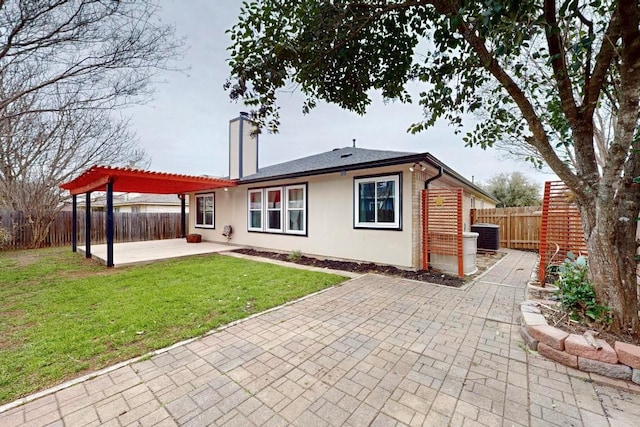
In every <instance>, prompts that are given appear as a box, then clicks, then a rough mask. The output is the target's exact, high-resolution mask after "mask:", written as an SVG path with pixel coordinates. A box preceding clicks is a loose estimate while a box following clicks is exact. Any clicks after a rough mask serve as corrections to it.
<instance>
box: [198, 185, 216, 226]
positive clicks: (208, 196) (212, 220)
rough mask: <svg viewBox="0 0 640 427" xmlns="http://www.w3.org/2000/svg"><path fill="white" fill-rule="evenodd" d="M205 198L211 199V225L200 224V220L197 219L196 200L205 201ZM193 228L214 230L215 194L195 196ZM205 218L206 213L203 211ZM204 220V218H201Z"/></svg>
mask: <svg viewBox="0 0 640 427" xmlns="http://www.w3.org/2000/svg"><path fill="white" fill-rule="evenodd" d="M205 198H210V199H211V224H206V223H201V222H199V221H200V220H201V219H200V218H198V199H205ZM194 207H195V209H194V211H195V215H194V216H195V228H211V229H215V228H216V195H215V193H202V194H196V197H195V206H194ZM205 218H206V211H205ZM202 219H203V220H204V218H202Z"/></svg>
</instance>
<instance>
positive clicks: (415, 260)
mask: <svg viewBox="0 0 640 427" xmlns="http://www.w3.org/2000/svg"><path fill="white" fill-rule="evenodd" d="M411 176H412V179H411V242H412V250H411V253H412V255H411V265H412V266H413V267H414V268H417V269H420V268H422V199H421V197H422V196H421V194H422V190H423V189H424V182H425V181H426V180H427V179H429V177H430V176H432V174H428V173H427V172H422V171H418V170H416V171H415V172H413V173H412V174H411Z"/></svg>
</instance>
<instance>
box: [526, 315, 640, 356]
mask: <svg viewBox="0 0 640 427" xmlns="http://www.w3.org/2000/svg"><path fill="white" fill-rule="evenodd" d="M538 308H539V309H540V311H541V312H542V315H543V316H544V317H545V318H546V319H547V323H548V324H549V325H550V326H554V327H556V328H558V329H561V330H563V331H565V332H567V333H569V334H577V335H582V334H584V333H585V332H587V331H595V332H597V335H596V338H599V339H601V340H605V341H606V342H607V343H609V345H611V347H613V345H614V343H615V342H616V341H621V342H625V343H628V344H634V345H637V346H640V338H638V337H634V336H631V335H619V334H614V333H612V332H611V331H608V330H606V329H604V328H602V327H600V326H599V325H596V324H585V323H580V322H576V321H575V320H570V319H569V315H568V314H567V313H565V312H564V311H563V310H561V309H560V307H559V306H557V307H553V306H550V305H541V306H539V307H538Z"/></svg>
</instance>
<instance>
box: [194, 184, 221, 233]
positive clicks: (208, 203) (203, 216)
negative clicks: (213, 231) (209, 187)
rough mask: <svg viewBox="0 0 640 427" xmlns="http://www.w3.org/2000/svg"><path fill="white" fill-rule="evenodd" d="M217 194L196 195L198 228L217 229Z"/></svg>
mask: <svg viewBox="0 0 640 427" xmlns="http://www.w3.org/2000/svg"><path fill="white" fill-rule="evenodd" d="M215 224H216V223H215V194H214V193H209V194H196V227H198V228H215Z"/></svg>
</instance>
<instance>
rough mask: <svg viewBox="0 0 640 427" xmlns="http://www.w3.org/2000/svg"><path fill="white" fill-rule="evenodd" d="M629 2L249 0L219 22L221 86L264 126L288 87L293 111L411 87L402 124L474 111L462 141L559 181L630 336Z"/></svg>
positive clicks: (349, 104)
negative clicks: (527, 162) (609, 118)
mask: <svg viewBox="0 0 640 427" xmlns="http://www.w3.org/2000/svg"><path fill="white" fill-rule="evenodd" d="M639 8H640V6H639V4H638V2H637V0H619V1H600V0H597V1H587V0H563V1H560V2H557V1H556V0H522V1H512V0H485V1H459V0H385V1H382V0H361V1H357V0H351V1H349V0H334V1H323V0H299V1H296V2H288V1H284V0H258V1H252V2H250V3H247V4H245V6H244V7H243V9H242V11H241V15H240V18H239V22H238V23H237V24H236V25H235V26H234V27H233V28H232V29H231V30H230V36H231V39H232V43H233V44H232V46H231V47H230V61H229V62H230V66H231V77H230V79H229V81H228V82H227V88H228V90H229V94H230V96H231V98H232V99H242V100H243V101H244V102H245V103H247V104H248V105H250V106H252V108H253V112H252V114H253V116H254V118H255V119H256V120H258V121H259V122H260V123H261V124H262V125H263V126H266V127H268V128H269V129H270V130H277V126H278V121H279V117H278V106H277V102H276V101H277V94H278V91H279V90H281V89H282V88H288V87H291V86H292V87H297V88H299V90H300V91H302V92H303V93H304V94H305V95H306V97H307V98H306V100H305V102H304V103H303V105H302V108H303V111H305V112H307V111H309V110H310V109H311V108H313V106H314V105H315V104H316V103H317V102H318V101H319V100H323V101H327V102H331V103H335V104H337V105H339V106H341V107H343V108H347V109H350V110H352V111H355V112H357V113H360V114H364V113H365V111H366V107H367V106H368V105H369V104H370V102H371V98H370V96H369V95H370V92H371V90H377V91H380V92H381V93H382V95H383V96H384V97H385V98H389V99H398V100H400V101H405V102H408V101H411V100H412V99H411V95H410V94H409V93H408V92H407V90H406V89H405V88H406V86H407V83H409V82H411V81H418V82H423V83H424V91H423V92H422V93H420V96H419V100H418V102H419V103H420V105H422V106H423V107H424V117H423V118H422V120H421V121H419V122H417V123H414V124H413V125H411V127H410V130H411V131H413V132H419V131H422V130H424V129H427V128H428V127H430V126H432V125H434V124H435V123H436V121H438V120H440V119H444V120H447V121H448V122H449V123H450V124H451V125H452V126H457V127H458V129H459V130H461V129H462V128H461V127H462V125H463V119H464V117H465V115H466V114H469V113H471V114H475V113H477V112H479V111H484V113H485V119H484V120H481V121H480V122H479V123H477V125H476V126H475V129H473V131H472V132H469V133H467V134H466V135H465V136H464V138H463V140H464V141H465V143H466V144H467V145H476V144H477V145H480V146H482V147H488V146H491V145H493V143H494V142H496V141H499V140H504V139H505V137H506V136H511V137H515V138H517V139H518V140H521V141H525V142H526V143H527V144H528V145H529V146H530V147H532V148H533V149H534V150H535V153H536V154H537V155H538V156H539V158H541V159H543V160H544V162H545V163H546V164H547V165H548V166H549V167H550V168H551V169H552V170H553V171H554V172H555V173H556V174H557V175H558V176H559V177H560V178H561V179H562V180H563V181H564V182H565V183H566V185H567V186H568V187H569V188H570V189H571V191H572V192H573V193H574V196H575V197H574V198H575V200H576V202H577V205H578V208H579V209H580V213H581V217H582V223H583V227H584V235H585V239H586V241H587V248H588V250H589V266H590V274H591V279H592V280H593V282H594V286H595V290H596V295H597V297H598V300H599V301H600V302H603V303H605V304H607V305H609V306H610V307H611V309H612V313H613V317H614V320H613V324H612V328H613V329H614V330H616V331H618V332H628V333H632V334H635V335H638V334H639V333H640V325H639V319H638V292H637V280H636V261H635V259H634V255H635V253H636V242H635V229H636V221H635V218H636V217H637V215H638V212H639V210H640V191H638V189H637V188H635V186H634V185H633V178H634V177H636V176H638V175H640V152H639V151H638V150H639V149H640V147H637V145H638V143H639V142H640V132H639V130H638V112H639V103H638V98H639V95H640V25H639V24H640V9H639ZM419 42H421V44H420V45H418V43H419ZM418 47H420V49H426V50H427V52H426V54H422V55H420V56H418V55H416V49H417V48H418ZM544 79H549V82H550V83H548V84H547V83H545V80H544ZM603 102H608V103H609V104H610V106H611V108H612V109H613V112H614V113H615V114H614V116H613V117H614V123H613V128H614V129H615V135H614V136H613V139H612V141H611V142H610V144H609V145H608V147H605V148H604V150H605V153H604V158H605V159H606V167H605V168H599V167H598V162H597V155H596V152H597V150H598V148H597V147H596V145H595V142H594V141H595V139H594V133H595V131H594V118H595V114H596V110H597V108H598V106H599V105H602V103H603ZM567 150H568V151H570V152H571V153H572V155H573V156H574V162H573V163H572V162H571V161H568V160H567V159H566V157H565V156H563V155H562V153H561V152H567Z"/></svg>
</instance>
